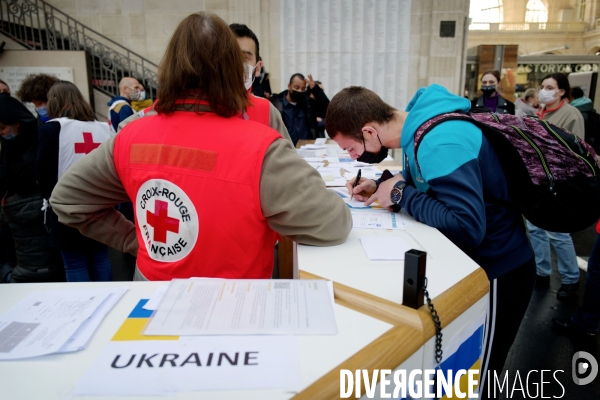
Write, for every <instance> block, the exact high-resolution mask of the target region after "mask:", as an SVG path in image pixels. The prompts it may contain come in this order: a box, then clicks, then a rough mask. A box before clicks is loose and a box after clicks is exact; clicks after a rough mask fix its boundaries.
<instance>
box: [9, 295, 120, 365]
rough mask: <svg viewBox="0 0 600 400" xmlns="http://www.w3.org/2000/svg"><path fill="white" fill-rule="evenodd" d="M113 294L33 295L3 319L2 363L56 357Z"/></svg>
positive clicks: (12, 309)
mask: <svg viewBox="0 0 600 400" xmlns="http://www.w3.org/2000/svg"><path fill="white" fill-rule="evenodd" d="M111 293H112V291H111V289H65V290H47V291H41V292H35V293H31V294H30V295H29V296H27V297H26V298H24V299H23V300H21V301H20V302H19V303H18V304H17V305H15V306H14V307H13V308H11V309H10V310H8V311H7V312H6V313H4V314H2V315H0V360H12V359H19V358H29V357H36V356H41V355H45V354H51V353H56V352H57V351H59V350H60V349H61V348H62V347H63V346H64V345H65V343H67V341H68V340H69V338H71V337H72V336H73V334H75V332H77V330H78V329H79V327H80V326H81V325H82V324H83V323H84V322H85V321H86V320H87V319H88V318H90V317H91V316H92V315H93V314H94V312H95V311H96V310H97V309H98V307H100V305H101V304H102V303H103V302H104V300H105V299H106V298H107V297H108V296H109V295H110V294H111Z"/></svg>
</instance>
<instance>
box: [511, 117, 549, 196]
mask: <svg viewBox="0 0 600 400" xmlns="http://www.w3.org/2000/svg"><path fill="white" fill-rule="evenodd" d="M510 127H511V128H513V129H514V130H515V131H516V132H517V133H518V134H519V135H521V137H522V138H523V139H525V140H526V141H527V143H529V145H530V146H531V147H532V148H533V150H535V152H536V153H537V155H538V157H539V159H540V162H541V163H542V167H543V168H544V171H545V172H546V177H547V178H548V182H549V187H548V188H549V189H550V191H551V192H552V193H554V176H553V175H552V172H550V168H548V164H547V163H546V157H544V154H542V152H541V151H540V149H539V147H537V145H536V144H535V143H533V142H532V141H531V139H529V137H528V136H527V135H526V134H525V133H524V132H523V131H522V130H521V129H519V128H517V127H516V126H514V125H511V126H510Z"/></svg>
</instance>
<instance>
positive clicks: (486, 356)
mask: <svg viewBox="0 0 600 400" xmlns="http://www.w3.org/2000/svg"><path fill="white" fill-rule="evenodd" d="M470 108H471V104H470V102H469V100H467V99H464V98H461V97H459V96H456V95H454V94H451V93H450V92H448V90H446V89H445V88H444V87H442V86H439V85H431V86H429V87H425V88H421V89H419V90H418V91H417V93H416V94H415V96H414V97H413V99H412V100H411V101H410V103H409V104H408V106H407V108H406V111H400V110H396V109H395V108H393V107H392V106H390V105H389V104H386V103H385V102H384V101H383V100H382V99H381V98H380V97H379V96H378V95H377V94H375V93H374V92H372V91H370V90H368V89H365V88H363V87H357V86H353V87H349V88H346V89H343V90H342V91H340V92H339V93H338V94H337V95H336V96H335V97H334V98H333V99H332V100H331V103H330V104H329V108H328V110H327V116H326V129H327V133H328V135H329V136H330V138H331V139H333V140H334V141H335V142H336V143H337V144H338V145H339V146H340V147H341V148H342V149H344V150H346V151H348V153H349V154H350V156H351V157H352V158H353V159H357V160H359V161H364V162H368V163H379V162H381V161H382V160H383V159H385V157H386V156H387V153H388V149H394V148H395V149H397V148H402V149H403V152H404V154H405V159H404V165H403V172H402V173H400V174H397V175H395V176H393V177H391V178H390V179H387V180H385V181H384V180H383V179H380V180H379V181H374V180H371V179H366V178H358V177H357V178H358V179H357V178H354V179H352V180H351V181H349V182H348V185H347V188H348V189H349V190H350V191H351V193H353V196H354V198H355V199H356V200H359V201H365V204H366V205H369V204H371V203H373V202H374V201H375V200H377V201H378V202H379V204H380V205H381V206H383V207H387V208H389V207H391V206H397V207H401V208H402V209H404V211H405V212H406V213H408V214H409V215H411V216H412V217H414V218H415V219H416V220H417V221H420V222H422V223H424V224H427V225H429V226H432V227H434V228H437V229H438V230H440V231H441V232H442V233H443V234H444V235H445V236H446V237H448V239H450V240H451V241H452V242H454V244H456V245H457V246H458V247H459V248H461V249H462V250H463V251H464V252H465V253H466V254H467V255H469V256H470V257H471V258H472V259H473V260H475V261H476V262H477V263H478V264H479V265H480V266H481V267H482V268H483V269H484V270H485V272H486V273H487V275H488V279H489V280H490V321H489V323H488V324H487V326H486V329H487V330H488V332H486V337H487V338H490V340H488V341H487V343H485V349H484V353H483V363H482V373H481V375H480V376H481V390H480V393H483V394H484V395H485V393H486V392H487V391H486V386H485V385H486V384H487V383H488V382H487V380H486V378H487V371H488V370H490V371H492V370H494V371H497V372H498V373H501V371H502V368H503V366H504V362H505V360H506V356H507V355H508V351H509V349H510V347H511V345H512V343H513V341H514V339H515V336H516V334H517V331H518V329H519V325H520V323H521V320H522V318H523V316H524V314H525V311H526V309H527V306H528V304H529V300H530V297H531V293H532V292H533V287H534V283H535V259H534V257H533V251H532V249H531V245H530V243H529V240H528V239H527V236H526V233H525V227H524V224H523V220H522V218H521V215H520V214H519V213H518V212H516V211H514V210H511V209H508V208H506V207H504V206H502V205H499V204H491V203H490V202H486V201H485V200H484V194H485V196H486V197H487V196H489V197H493V198H498V199H502V200H506V201H510V195H509V192H508V185H507V181H506V177H505V175H504V172H503V170H502V167H501V165H500V162H499V159H498V156H497V155H496V153H495V151H494V149H493V148H492V146H491V144H490V143H489V142H488V140H487V139H486V137H485V136H484V135H483V133H482V132H481V130H480V129H479V128H478V127H476V126H475V125H473V124H472V123H471V122H469V121H464V120H449V121H444V122H441V123H439V124H438V125H436V126H435V127H433V128H432V129H431V130H430V131H429V132H428V133H427V135H426V136H424V137H423V139H422V141H421V142H420V146H419V148H418V153H417V154H416V157H417V158H418V165H419V168H417V166H416V165H417V164H416V162H417V160H416V159H415V151H414V135H415V132H416V131H417V130H418V129H419V128H420V127H421V125H422V124H424V123H425V122H427V121H429V120H430V119H432V118H434V117H436V116H438V115H440V114H444V113H449V112H459V113H468V112H469V109H470ZM493 330H495V332H493Z"/></svg>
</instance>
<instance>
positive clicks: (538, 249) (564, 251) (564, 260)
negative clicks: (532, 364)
mask: <svg viewBox="0 0 600 400" xmlns="http://www.w3.org/2000/svg"><path fill="white" fill-rule="evenodd" d="M570 94H571V86H570V85H569V80H568V79H567V76H566V75H565V74H561V73H556V74H550V75H547V76H546V77H544V79H542V86H541V87H540V90H539V99H540V103H544V106H543V108H541V109H540V110H539V111H538V112H537V115H538V116H539V117H540V118H541V119H543V120H546V121H548V122H551V123H553V124H554V125H556V126H559V127H561V128H564V129H566V130H568V131H570V132H572V133H574V134H575V135H577V136H578V137H580V138H581V140H583V138H584V132H585V131H584V124H583V117H582V116H581V113H580V112H579V110H578V109H576V108H575V107H573V106H571V105H570V104H569V103H568V102H567V99H568V98H569V95H570ZM574 206H576V205H574ZM527 229H528V230H529V238H530V240H531V246H533V252H534V253H535V262H536V265H537V275H538V277H537V278H538V285H540V286H548V285H549V284H550V274H551V273H552V266H551V264H550V244H552V247H554V251H555V252H556V258H557V261H558V272H559V273H560V275H561V278H562V285H561V286H560V289H559V290H558V293H557V294H556V297H557V298H558V300H562V301H566V300H571V299H573V298H574V297H575V292H576V291H577V287H578V286H579V266H578V265H577V255H576V254H575V247H574V246H573V239H572V238H571V235H569V234H568V233H561V232H549V231H545V230H543V229H540V228H538V227H537V226H535V225H533V224H532V223H531V222H529V221H527Z"/></svg>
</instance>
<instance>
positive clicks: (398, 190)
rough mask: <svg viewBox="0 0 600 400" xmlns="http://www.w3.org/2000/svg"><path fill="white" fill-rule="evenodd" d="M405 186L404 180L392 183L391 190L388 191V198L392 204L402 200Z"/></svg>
mask: <svg viewBox="0 0 600 400" xmlns="http://www.w3.org/2000/svg"><path fill="white" fill-rule="evenodd" d="M406 186H407V184H406V182H405V181H399V182H397V183H396V184H395V185H394V188H393V189H392V192H391V193H390V199H391V200H392V203H394V204H398V205H399V204H400V201H401V200H402V193H404V188H405V187H406Z"/></svg>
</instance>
